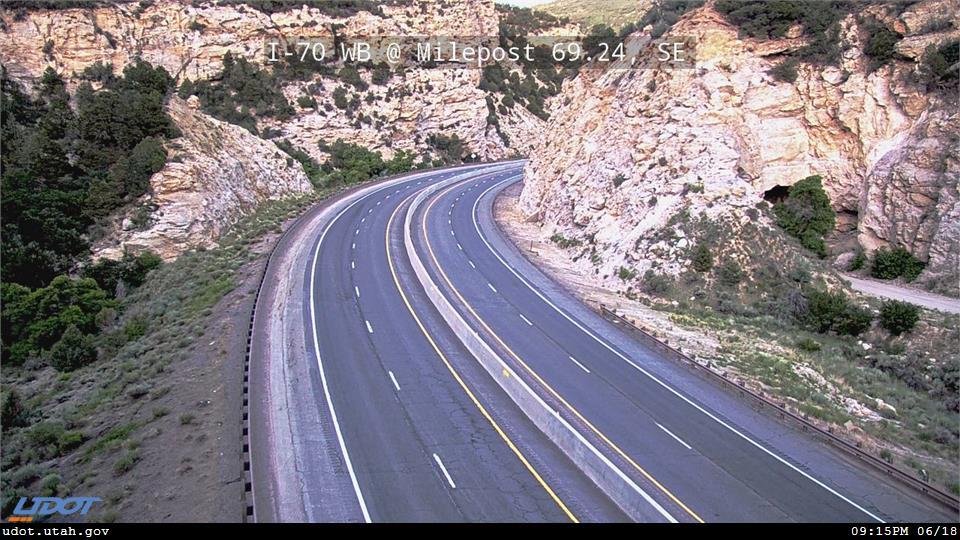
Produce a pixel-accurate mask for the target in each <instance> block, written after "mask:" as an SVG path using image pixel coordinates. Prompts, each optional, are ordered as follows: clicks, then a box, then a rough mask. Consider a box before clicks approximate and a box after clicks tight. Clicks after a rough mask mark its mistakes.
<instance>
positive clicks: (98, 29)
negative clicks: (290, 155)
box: [0, 0, 543, 258]
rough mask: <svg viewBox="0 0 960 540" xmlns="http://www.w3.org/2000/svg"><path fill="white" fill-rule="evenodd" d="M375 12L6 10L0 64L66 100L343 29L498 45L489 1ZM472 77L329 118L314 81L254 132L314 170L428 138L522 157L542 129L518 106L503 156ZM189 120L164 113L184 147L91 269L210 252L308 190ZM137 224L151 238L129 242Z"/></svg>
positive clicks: (406, 89) (253, 150)
mask: <svg viewBox="0 0 960 540" xmlns="http://www.w3.org/2000/svg"><path fill="white" fill-rule="evenodd" d="M381 10H382V12H381V13H379V14H374V13H370V12H367V11H358V12H356V13H354V14H352V15H349V16H346V17H339V16H337V17H334V16H331V15H330V14H329V10H325V9H318V8H316V7H308V6H306V5H304V6H302V7H298V8H294V9H289V10H281V11H277V12H275V13H272V14H268V13H264V12H262V11H259V10H257V9H254V8H252V7H250V6H245V5H217V4H216V3H215V2H206V1H192V2H191V1H183V0H158V1H155V2H151V3H136V2H129V3H118V4H116V5H113V6H106V7H100V8H96V9H57V10H28V11H25V12H19V13H18V12H9V11H4V12H0V20H2V25H0V30H2V31H0V48H2V50H3V53H2V59H0V61H2V63H3V65H4V67H5V68H6V69H7V73H8V75H9V76H11V77H12V78H14V79H17V80H19V81H21V82H22V83H24V84H23V86H24V87H26V88H30V87H32V83H33V82H34V81H36V80H37V79H38V78H39V77H40V75H41V74H42V73H43V71H44V70H45V69H47V68H48V67H52V68H53V69H55V70H56V71H57V72H58V73H60V74H61V75H62V76H63V77H64V78H65V79H66V81H67V83H68V87H69V88H71V89H75V88H76V87H77V85H78V84H79V83H80V80H79V78H78V77H77V75H78V74H80V73H82V72H83V71H84V69H85V68H87V67H89V66H90V65H92V64H94V63H96V62H103V63H112V65H113V67H114V70H115V71H116V72H118V73H119V72H120V71H121V70H122V69H123V67H124V66H125V65H127V64H129V63H131V62H132V61H134V60H135V59H136V58H142V59H144V60H146V61H148V62H150V63H152V64H154V65H160V66H163V67H164V68H165V69H166V70H167V71H168V72H169V73H170V74H171V75H173V76H174V77H175V78H176V79H177V81H178V82H182V81H183V80H184V79H187V78H190V79H191V80H198V79H208V78H210V77H214V76H216V75H217V74H218V73H220V71H221V70H222V68H223V58H224V55H225V54H226V53H228V52H229V53H231V54H232V55H234V56H239V57H245V58H246V59H248V60H250V61H251V62H254V63H258V64H260V65H262V66H266V65H268V64H269V62H268V55H267V50H266V48H267V43H268V41H270V40H276V39H285V40H289V41H294V42H295V41H297V39H299V38H313V37H329V36H330V35H331V34H330V32H331V25H332V24H337V25H341V26H342V30H341V32H342V33H343V34H345V35H350V36H410V35H434V36H496V35H497V32H498V15H497V12H496V9H495V6H494V3H493V1H492V0H484V1H452V2H432V1H431V2H419V1H418V2H406V3H404V2H394V3H387V4H384V5H382V6H381ZM481 76H482V72H481V71H480V70H479V69H475V68H464V69H447V68H444V69H407V70H405V71H404V72H402V73H400V74H395V75H394V76H392V77H391V78H390V80H389V81H388V82H387V83H386V84H371V86H370V89H369V91H367V92H361V93H360V94H361V95H360V97H363V98H364V99H361V100H359V104H358V107H357V110H356V112H355V114H353V115H351V116H348V115H346V114H344V111H342V110H339V109H337V108H335V107H334V106H333V103H334V99H333V91H334V90H335V89H336V88H337V87H339V86H344V85H343V84H342V83H340V82H337V81H335V80H334V81H331V80H330V79H329V78H325V77H322V76H320V75H317V76H316V77H315V78H314V79H313V80H311V81H286V82H284V87H283V88H282V90H283V92H284V94H285V96H286V97H287V100H288V101H289V102H290V104H291V105H293V106H294V107H295V109H296V114H295V115H294V117H293V118H292V119H289V120H284V121H282V122H280V121H277V120H275V119H272V118H259V119H258V124H259V125H258V127H259V129H260V131H261V133H263V132H264V131H266V130H270V131H271V132H272V133H273V134H274V135H275V136H278V137H279V138H282V139H286V140H288V141H290V142H291V143H292V144H294V145H295V146H297V147H299V148H301V149H303V150H304V151H306V152H307V153H308V154H310V155H311V156H312V157H313V158H314V159H315V160H317V161H318V162H323V161H324V160H325V159H326V157H327V156H326V154H325V153H324V152H323V151H321V149H320V146H319V143H321V142H326V143H330V142H333V141H335V140H337V139H343V140H344V141H346V142H351V143H356V144H360V145H363V146H365V147H367V148H370V149H372V150H378V151H380V152H381V153H383V154H384V157H385V158H389V157H391V156H392V155H393V153H394V152H395V151H397V150H406V151H409V152H412V153H414V154H423V153H426V152H428V151H429V150H430V145H429V144H428V139H429V137H430V136H431V135H434V134H442V135H448V136H449V135H457V136H458V137H459V138H460V139H461V140H462V141H463V142H464V146H465V147H466V149H467V150H468V152H470V153H473V154H475V157H476V158H477V159H498V158H502V157H507V156H510V155H513V154H514V153H516V152H522V153H525V152H526V151H527V150H529V148H530V147H531V146H532V144H533V143H534V142H535V141H537V140H538V139H539V136H540V133H541V132H542V126H543V121H542V120H541V119H539V118H537V117H536V116H534V115H533V114H530V113H529V112H528V111H527V110H526V109H524V108H523V107H521V106H517V107H515V108H514V109H512V110H511V111H510V114H508V115H505V116H503V117H502V118H501V122H500V127H501V130H502V131H503V133H504V134H505V135H507V136H508V137H509V139H510V141H511V143H512V148H510V147H507V146H506V144H505V143H504V140H502V139H501V137H500V135H498V133H497V131H496V129H495V128H494V127H493V126H491V125H488V122H487V115H488V110H487V105H486V97H487V94H486V93H485V92H484V91H482V90H480V89H479V88H478V84H479V82H480V78H481ZM362 77H363V78H364V79H365V81H366V82H367V83H368V84H369V83H372V81H371V75H370V73H369V72H366V71H364V72H362ZM305 95H309V96H310V97H312V98H314V99H315V100H316V102H317V105H316V106H315V107H308V108H306V107H302V106H298V105H297V102H298V98H300V97H302V96H305ZM368 98H369V99H368ZM194 99H195V98H194ZM195 108H196V107H194V109H191V108H189V107H187V106H185V104H184V103H183V102H182V101H179V100H176V99H174V100H173V101H172V102H171V104H170V106H169V111H170V113H171V115H172V116H173V117H174V119H175V121H176V122H177V123H178V125H179V127H180V128H181V130H182V131H183V133H184V136H183V138H182V139H180V140H177V141H174V142H173V143H172V144H171V145H169V146H170V148H169V157H170V159H168V163H167V166H166V167H165V168H164V170H163V171H161V172H160V173H158V174H157V175H155V177H154V178H153V179H152V181H151V194H150V195H149V196H148V197H146V198H145V199H144V200H143V201H140V203H139V204H138V205H135V206H134V207H133V208H130V209H128V210H127V211H126V212H125V213H122V214H118V215H116V216H113V218H112V221H113V222H114V225H115V226H114V229H115V230H114V231H113V232H114V233H115V234H113V235H108V236H107V237H105V238H104V239H103V240H101V241H99V242H98V243H97V245H96V246H95V256H97V257H100V256H106V257H115V256H119V255H120V254H121V253H122V250H123V249H124V248H128V249H142V248H150V249H154V250H156V251H158V252H160V253H161V254H162V255H163V256H164V257H165V258H170V257H173V256H175V255H176V254H177V253H179V252H181V251H183V250H184V249H187V248H189V247H195V246H200V245H209V244H210V243H211V242H213V241H215V239H216V238H218V237H219V235H220V234H221V232H222V230H223V229H224V228H225V227H226V226H228V225H229V224H231V223H233V222H234V221H236V219H238V218H239V217H240V216H241V215H243V214H244V213H246V212H248V211H250V210H252V209H253V208H255V206H256V204H257V203H258V202H260V201H263V200H267V199H275V198H279V197H283V196H287V195H291V194H297V193H302V192H305V191H307V190H308V189H309V185H308V184H307V182H306V179H305V177H304V175H303V171H302V168H301V166H300V165H299V164H297V163H293V164H292V165H290V164H288V163H287V161H288V160H287V158H286V155H285V154H283V153H282V152H279V150H278V149H277V147H276V146H275V145H274V144H273V143H270V142H266V141H264V140H262V139H259V138H257V137H254V136H252V135H251V134H250V133H248V132H246V131H245V130H243V129H241V128H238V127H236V126H232V125H228V124H225V123H223V122H219V121H217V120H215V119H213V118H211V117H209V116H207V115H205V114H203V113H201V112H200V111H198V110H195ZM361 116H363V117H365V118H375V119H376V121H371V122H365V123H361V122H359V121H358V120H357V118H359V117H361ZM177 146H179V148H176V147H177ZM138 213H139V214H138ZM147 214H149V219H148V220H147ZM135 216H138V217H137V219H131V218H132V217H135ZM145 220H147V221H148V223H147V224H146V225H144V224H143V223H142V222H143V221H145ZM133 222H136V223H137V225H136V227H144V226H145V227H148V228H146V229H145V230H134V225H133Z"/></svg>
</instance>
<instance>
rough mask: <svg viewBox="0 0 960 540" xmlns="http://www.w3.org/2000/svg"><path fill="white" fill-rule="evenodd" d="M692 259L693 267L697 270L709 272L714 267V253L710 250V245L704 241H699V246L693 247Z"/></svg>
mask: <svg viewBox="0 0 960 540" xmlns="http://www.w3.org/2000/svg"><path fill="white" fill-rule="evenodd" d="M691 260H692V262H693V269H694V270H696V271H697V272H700V273H704V272H709V271H710V269H711V268H713V253H711V252H710V247H709V246H707V244H706V243H704V242H699V243H697V246H696V247H695V248H693V256H692V257H691Z"/></svg>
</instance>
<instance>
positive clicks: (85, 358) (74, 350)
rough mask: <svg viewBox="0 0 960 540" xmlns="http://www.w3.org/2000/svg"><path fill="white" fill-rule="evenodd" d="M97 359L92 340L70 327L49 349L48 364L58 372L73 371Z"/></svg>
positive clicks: (74, 327) (75, 328)
mask: <svg viewBox="0 0 960 540" xmlns="http://www.w3.org/2000/svg"><path fill="white" fill-rule="evenodd" d="M96 359H97V348H96V347H95V346H94V345H93V339H92V338H91V337H90V336H88V335H84V334H83V333H82V332H81V331H80V330H79V329H77V327H76V326H73V325H70V327H68V328H67V330H66V331H65V332H64V333H63V337H61V338H60V341H58V342H56V343H55V344H54V345H53V348H52V349H50V363H51V364H52V365H53V367H54V368H56V369H57V370H59V371H73V370H74V369H77V368H79V367H83V366H85V365H87V364H89V363H91V362H93V361H94V360H96Z"/></svg>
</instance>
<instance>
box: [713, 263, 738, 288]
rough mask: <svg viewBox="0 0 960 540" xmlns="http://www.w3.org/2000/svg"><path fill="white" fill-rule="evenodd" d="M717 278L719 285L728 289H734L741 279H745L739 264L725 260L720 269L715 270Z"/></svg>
mask: <svg viewBox="0 0 960 540" xmlns="http://www.w3.org/2000/svg"><path fill="white" fill-rule="evenodd" d="M717 277H718V278H719V280H720V283H721V284H723V285H726V286H728V287H734V286H736V285H738V284H739V283H740V282H741V281H743V278H744V277H745V275H744V272H743V269H742V268H740V264H739V263H737V261H735V260H733V259H727V260H726V261H724V263H723V264H722V265H720V267H718V268H717Z"/></svg>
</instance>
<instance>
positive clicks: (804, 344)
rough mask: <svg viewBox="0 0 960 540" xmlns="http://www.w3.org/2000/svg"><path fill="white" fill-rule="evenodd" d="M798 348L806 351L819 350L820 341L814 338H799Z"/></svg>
mask: <svg viewBox="0 0 960 540" xmlns="http://www.w3.org/2000/svg"><path fill="white" fill-rule="evenodd" d="M796 344H797V348H798V349H800V350H801V351H805V352H817V351H819V350H820V342H819V341H817V340H815V339H813V338H808V337H805V338H801V339H798V340H797V343H796Z"/></svg>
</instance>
